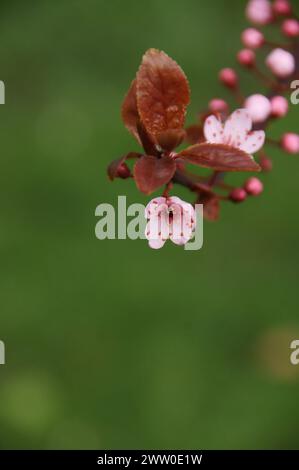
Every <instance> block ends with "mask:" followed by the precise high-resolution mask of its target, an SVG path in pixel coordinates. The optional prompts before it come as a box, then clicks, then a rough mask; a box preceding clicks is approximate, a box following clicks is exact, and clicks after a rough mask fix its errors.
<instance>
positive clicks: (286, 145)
mask: <svg viewBox="0 0 299 470" xmlns="http://www.w3.org/2000/svg"><path fill="white" fill-rule="evenodd" d="M281 146H282V148H283V149H284V150H285V151H286V152H288V153H294V154H295V153H299V135H298V134H294V133H293V132H287V133H286V134H284V135H283V136H282V138H281Z"/></svg>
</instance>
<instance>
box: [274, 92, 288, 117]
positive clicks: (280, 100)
mask: <svg viewBox="0 0 299 470" xmlns="http://www.w3.org/2000/svg"><path fill="white" fill-rule="evenodd" d="M270 103H271V114H272V116H273V117H279V118H281V117H284V116H285V115H286V114H287V113H288V110H289V103H288V100H287V99H286V98H285V97H284V96H273V98H271V100H270Z"/></svg>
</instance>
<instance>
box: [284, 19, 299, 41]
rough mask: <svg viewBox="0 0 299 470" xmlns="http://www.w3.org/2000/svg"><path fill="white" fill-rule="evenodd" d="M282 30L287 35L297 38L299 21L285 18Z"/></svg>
mask: <svg viewBox="0 0 299 470" xmlns="http://www.w3.org/2000/svg"><path fill="white" fill-rule="evenodd" d="M281 30H282V32H283V34H285V35H286V36H288V37H290V38H295V37H297V36H299V21H297V20H295V19H289V20H285V21H284V22H283V23H282V26H281Z"/></svg>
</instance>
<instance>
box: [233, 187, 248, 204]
mask: <svg viewBox="0 0 299 470" xmlns="http://www.w3.org/2000/svg"><path fill="white" fill-rule="evenodd" d="M229 198H230V200H231V201H233V202H243V201H245V199H246V198H247V193H246V191H245V189H243V188H235V189H233V190H232V191H231V193H230V195H229Z"/></svg>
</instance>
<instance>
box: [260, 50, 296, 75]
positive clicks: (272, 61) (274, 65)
mask: <svg viewBox="0 0 299 470" xmlns="http://www.w3.org/2000/svg"><path fill="white" fill-rule="evenodd" d="M266 65H267V66H268V67H269V69H270V70H271V71H272V72H273V73H274V75H276V76H277V77H279V78H286V77H288V76H289V75H292V73H294V71H295V58H294V56H293V54H291V53H290V52H288V51H285V50H284V49H280V48H278V49H274V50H273V51H272V52H271V53H270V54H269V55H268V57H267V58H266Z"/></svg>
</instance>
